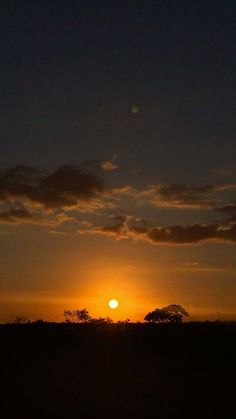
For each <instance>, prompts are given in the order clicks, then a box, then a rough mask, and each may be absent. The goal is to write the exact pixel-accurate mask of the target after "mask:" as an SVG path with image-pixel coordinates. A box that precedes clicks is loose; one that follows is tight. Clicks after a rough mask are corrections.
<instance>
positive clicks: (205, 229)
mask: <svg viewBox="0 0 236 419" xmlns="http://www.w3.org/2000/svg"><path fill="white" fill-rule="evenodd" d="M86 233H87V234H93V235H98V234H99V235H104V236H106V237H112V238H115V239H123V238H132V239H136V240H144V241H148V242H150V243H152V244H169V245H171V244H172V245H185V244H199V243H203V242H207V241H212V242H236V225H233V226H231V227H228V228H225V227H224V226H221V225H220V224H194V225H190V226H182V225H176V226H168V227H161V226H160V227H159V226H158V227H156V226H155V227H150V226H148V225H147V223H146V222H145V221H144V220H143V219H142V218H136V217H134V216H130V215H122V216H119V217H116V223H114V224H112V225H103V226H96V227H93V228H91V229H87V230H84V231H83V234H86Z"/></svg>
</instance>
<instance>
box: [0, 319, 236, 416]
mask: <svg viewBox="0 0 236 419" xmlns="http://www.w3.org/2000/svg"><path fill="white" fill-rule="evenodd" d="M0 342H1V349H0V350H1V365H0V368H1V370H0V371H1V376H0V380H1V386H2V389H1V394H0V395H1V405H0V417H1V419H5V418H7V419H8V418H16V419H21V418H24V419H26V418H30V419H36V418H40V419H44V418H63V419H73V418H82V419H83V418H94V419H97V418H101V419H102V418H108V417H110V418H114V419H116V418H124V419H126V418H167V419H168V418H183V417H188V418H199V419H200V418H201V419H202V418H209V419H213V418H216V417H219V418H222V419H223V418H226V419H227V418H230V417H235V416H234V415H235V411H236V403H235V400H236V390H235V388H236V361H235V360H236V325H235V324H228V323H227V324H224V323H222V324H220V323H219V324H217V323H202V324H198V323H195V324H194V323H193V324H183V325H159V326H158V325H157V326H155V325H154V326H151V325H132V324H131V325H128V326H118V325H107V326H104V327H102V328H98V327H96V326H94V325H69V324H68V325H67V324H42V325H37V324H35V325H34V324H31V325H2V326H0ZM232 415H233V416H232Z"/></svg>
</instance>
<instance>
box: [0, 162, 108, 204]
mask: <svg viewBox="0 0 236 419" xmlns="http://www.w3.org/2000/svg"><path fill="white" fill-rule="evenodd" d="M106 192H107V190H106V188H105V186H104V183H103V180H102V179H101V178H100V177H99V176H98V175H97V174H95V173H92V172H91V171H89V170H88V169H85V168H81V167H79V168H77V167H72V166H62V167H59V168H58V169H56V170H54V171H53V172H52V173H50V174H47V175H44V176H43V175H41V174H40V173H39V172H38V171H37V170H36V169H33V168H29V167H24V166H16V167H14V168H12V169H7V170H5V171H1V172H0V201H2V202H4V201H7V200H9V199H11V200H12V199H13V200H14V199H18V200H19V199H22V200H24V199H27V200H29V201H31V202H32V203H36V204H40V205H42V206H43V207H44V208H46V209H54V208H65V207H68V208H69V207H73V206H77V205H78V203H79V202H80V201H81V202H86V203H88V202H89V201H92V200H93V199H95V198H97V197H101V196H102V195H105V193H106Z"/></svg>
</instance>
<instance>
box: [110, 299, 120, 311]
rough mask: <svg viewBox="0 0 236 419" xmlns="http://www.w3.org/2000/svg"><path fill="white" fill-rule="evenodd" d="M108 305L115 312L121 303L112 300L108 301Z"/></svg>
mask: <svg viewBox="0 0 236 419" xmlns="http://www.w3.org/2000/svg"><path fill="white" fill-rule="evenodd" d="M108 305H109V307H110V308H111V309H112V310H114V309H115V308H118V307H119V301H118V300H116V299H115V298H112V299H111V300H109V301H108Z"/></svg>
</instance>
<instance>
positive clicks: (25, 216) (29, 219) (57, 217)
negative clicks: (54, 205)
mask: <svg viewBox="0 0 236 419" xmlns="http://www.w3.org/2000/svg"><path fill="white" fill-rule="evenodd" d="M68 221H73V222H74V221H75V220H74V218H73V217H70V216H68V215H67V214H45V213H43V212H42V211H29V210H28V209H27V208H25V207H24V206H23V205H21V206H20V207H15V208H14V207H12V208H7V209H4V210H2V211H0V224H38V225H45V226H53V225H60V224H63V223H65V222H68Z"/></svg>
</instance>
